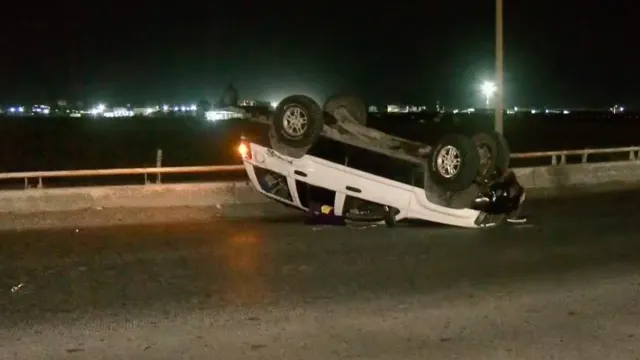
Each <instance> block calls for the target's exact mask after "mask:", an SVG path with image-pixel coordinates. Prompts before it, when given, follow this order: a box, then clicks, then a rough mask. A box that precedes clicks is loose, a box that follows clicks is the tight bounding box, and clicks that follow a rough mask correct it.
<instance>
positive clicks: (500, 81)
mask: <svg viewBox="0 0 640 360" xmlns="http://www.w3.org/2000/svg"><path fill="white" fill-rule="evenodd" d="M502 45H503V38H502V0H496V83H497V84H496V85H497V90H498V96H497V97H496V106H495V121H494V129H495V131H496V132H498V133H500V134H502V133H503V130H504V123H503V117H502V111H503V109H504V77H503V73H502V65H503V49H502Z"/></svg>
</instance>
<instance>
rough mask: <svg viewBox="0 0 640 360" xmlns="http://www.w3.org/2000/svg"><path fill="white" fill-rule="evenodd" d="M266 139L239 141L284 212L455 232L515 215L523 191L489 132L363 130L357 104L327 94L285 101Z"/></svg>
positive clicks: (261, 185) (257, 179)
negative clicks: (421, 135)
mask: <svg viewBox="0 0 640 360" xmlns="http://www.w3.org/2000/svg"><path fill="white" fill-rule="evenodd" d="M251 120H253V121H256V122H260V123H263V124H265V128H264V136H255V137H254V138H250V139H249V138H245V137H243V139H242V143H241V145H240V149H239V150H240V152H241V153H242V156H243V161H244V165H245V167H246V170H247V174H248V176H249V179H250V180H251V182H252V184H253V185H254V186H255V188H256V189H257V190H258V191H260V192H261V193H263V194H264V195H265V196H268V197H269V198H272V199H273V200H275V201H278V202H281V203H283V204H285V205H288V206H292V207H295V208H298V209H300V210H304V211H309V210H310V209H321V210H320V211H322V212H323V213H328V214H331V215H336V216H343V217H345V218H346V219H350V220H356V221H385V222H386V223H387V224H388V225H393V224H395V223H396V222H397V221H400V220H404V219H421V220H427V221H433V222H437V223H442V224H448V225H454V226H460V227H487V226H493V225H497V224H499V223H501V222H503V221H504V220H505V219H507V218H508V217H509V216H510V215H511V214H514V213H516V212H517V210H518V208H519V206H520V204H521V203H522V200H523V199H524V190H523V189H522V187H520V186H519V184H518V183H517V180H516V179H515V177H514V176H504V174H505V173H508V174H512V173H510V172H508V171H507V169H508V165H509V156H510V154H509V147H508V145H507V142H506V140H505V139H504V137H502V136H501V135H500V134H498V133H495V132H480V133H477V134H474V135H473V136H466V135H463V134H461V133H448V134H442V135H441V136H439V140H437V142H436V143H433V144H422V143H418V142H414V141H408V140H406V139H402V138H398V137H395V136H391V135H389V134H386V133H383V132H381V131H378V130H375V129H372V128H369V127H367V126H366V121H367V111H366V107H365V105H364V103H363V102H362V101H360V100H359V99H358V98H357V97H354V96H349V95H341V96H334V97H332V98H330V99H329V100H327V101H326V102H325V104H324V107H322V108H321V107H320V105H319V104H318V103H316V102H315V101H314V100H313V99H311V98H309V97H307V96H304V95H292V96H289V97H287V98H285V99H283V100H282V101H281V102H280V103H279V104H278V106H277V107H276V109H275V111H273V113H271V114H270V115H269V116H259V117H252V119H251Z"/></svg>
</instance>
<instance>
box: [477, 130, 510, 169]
mask: <svg viewBox="0 0 640 360" xmlns="http://www.w3.org/2000/svg"><path fill="white" fill-rule="evenodd" d="M472 140H473V142H474V143H475V144H476V147H477V149H478V153H479V155H480V168H479V169H478V180H479V181H484V180H487V179H489V178H491V176H493V174H494V173H495V172H496V170H501V171H505V170H506V169H508V168H509V160H510V158H511V150H510V149H509V143H508V142H507V139H506V138H505V137H504V136H503V135H502V134H500V133H498V132H496V131H491V132H480V133H477V134H475V135H474V136H473V137H472Z"/></svg>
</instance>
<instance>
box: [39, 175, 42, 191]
mask: <svg viewBox="0 0 640 360" xmlns="http://www.w3.org/2000/svg"><path fill="white" fill-rule="evenodd" d="M38 189H42V176H40V177H39V178H38Z"/></svg>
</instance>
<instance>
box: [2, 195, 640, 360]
mask: <svg viewBox="0 0 640 360" xmlns="http://www.w3.org/2000/svg"><path fill="white" fill-rule="evenodd" d="M639 202H640V192H638V193H636V192H633V191H631V192H620V193H616V194H599V195H598V194H594V195H589V196H586V197H582V198H572V199H554V200H539V201H534V202H529V203H528V206H529V208H528V210H529V211H528V213H529V214H530V215H531V222H530V224H526V225H523V226H517V227H511V228H501V229H492V230H487V231H477V230H465V229H452V228H447V227H434V226H429V227H419V226H406V227H399V228H396V229H387V228H384V227H367V228H340V227H314V226H310V225H304V224H302V223H300V222H299V219H297V220H295V219H282V220H273V219H271V220H268V221H266V220H265V221H255V220H218V221H211V222H208V223H203V222H194V223H192V224H164V225H163V224H151V225H144V226H119V227H109V228H102V229H99V228H93V229H84V228H83V229H73V228H69V229H63V230H38V231H6V232H3V233H0V275H1V276H0V358H1V359H31V360H35V359H187V358H188V359H225V360H234V359H304V360H314V359H390V360H393V359H403V360H404V359H491V360H499V359H536V360H539V359H562V360H570V359H580V360H588V359H594V360H605V359H617V360H619V359H637V358H639V357H640V304H639V301H640V225H639V224H638V223H639V221H640V217H639V216H638V211H637V204H638V203H639Z"/></svg>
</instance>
